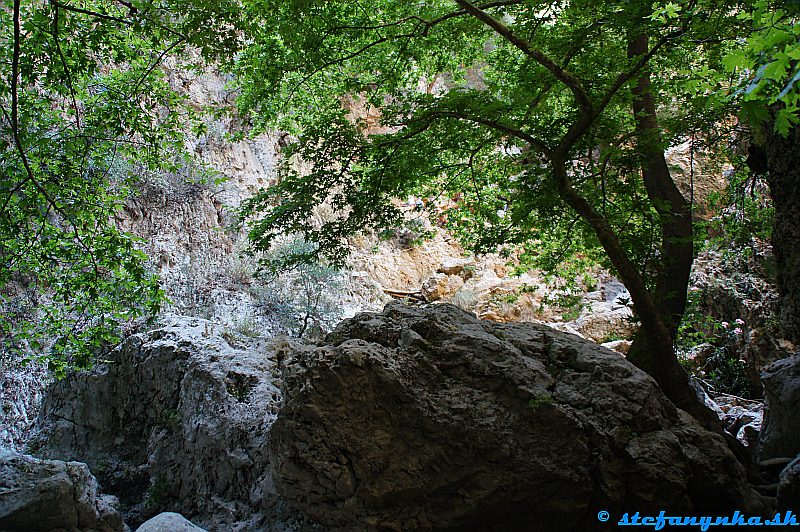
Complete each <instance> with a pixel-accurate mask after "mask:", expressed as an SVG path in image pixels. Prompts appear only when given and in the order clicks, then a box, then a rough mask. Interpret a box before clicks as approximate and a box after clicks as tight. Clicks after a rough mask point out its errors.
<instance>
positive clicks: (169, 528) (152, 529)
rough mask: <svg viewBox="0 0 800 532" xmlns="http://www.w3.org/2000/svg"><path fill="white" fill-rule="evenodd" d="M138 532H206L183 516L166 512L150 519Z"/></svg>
mask: <svg viewBox="0 0 800 532" xmlns="http://www.w3.org/2000/svg"><path fill="white" fill-rule="evenodd" d="M136 532H205V530H204V529H202V528H200V527H199V526H196V525H194V524H193V523H192V522H191V521H189V520H188V519H186V518H185V517H183V516H182V515H181V514H176V513H174V512H164V513H161V514H158V515H157V516H155V517H153V518H151V519H148V520H147V521H145V522H144V523H142V526H140V527H139V528H137V529H136Z"/></svg>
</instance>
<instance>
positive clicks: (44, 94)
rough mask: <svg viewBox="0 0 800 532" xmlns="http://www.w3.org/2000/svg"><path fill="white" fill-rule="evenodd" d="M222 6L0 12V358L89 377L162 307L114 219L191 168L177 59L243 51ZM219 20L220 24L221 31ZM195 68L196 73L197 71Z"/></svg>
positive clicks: (13, 5) (22, 6) (64, 6)
mask: <svg viewBox="0 0 800 532" xmlns="http://www.w3.org/2000/svg"><path fill="white" fill-rule="evenodd" d="M230 5H231V4H229V3H226V2H222V3H218V2H207V3H203V2H185V1H181V0H177V1H174V2H152V1H148V2H127V1H102V0H100V1H83V2H68V1H63V2H62V1H58V0H52V1H50V2H21V1H20V0H13V1H11V0H8V1H4V2H3V7H2V9H0V28H2V30H1V31H0V41H2V43H3V44H2V54H3V58H2V62H3V82H2V84H0V112H1V114H0V174H2V176H3V177H2V182H0V262H1V263H2V267H0V290H2V291H0V342H2V344H1V345H0V348H1V349H2V355H3V359H4V360H5V361H8V360H9V359H11V358H15V357H18V356H19V355H21V356H28V355H31V354H41V355H42V356H43V358H44V359H45V360H46V361H47V362H48V363H49V364H50V365H51V367H52V369H53V370H55V371H56V373H63V371H64V370H65V369H66V368H68V367H85V366H86V365H88V364H90V363H91V361H92V360H93V359H94V357H96V356H98V355H100V354H102V352H103V351H104V349H107V348H108V347H109V346H112V345H114V343H116V341H117V338H118V332H119V326H120V325H121V324H123V323H126V322H128V321H129V320H130V319H132V318H134V317H137V316H140V315H143V314H148V315H153V314H154V313H155V312H156V311H157V310H158V308H159V306H160V304H161V302H162V301H163V294H162V292H161V290H160V289H159V287H158V282H157V278H156V277H155V276H154V275H153V274H152V273H151V272H149V271H148V270H147V268H146V259H147V258H146V257H145V255H144V254H143V253H142V252H141V251H139V250H138V249H137V244H136V240H135V238H134V237H133V236H132V235H130V234H128V233H125V232H124V231H122V230H120V229H119V228H118V227H117V226H116V224H115V222H114V214H115V213H116V211H117V210H119V209H120V208H121V205H122V202H123V201H124V198H125V196H126V194H127V190H128V188H129V187H130V186H131V185H132V184H134V183H135V180H136V176H137V173H138V171H139V170H140V169H142V168H150V169H154V168H161V169H169V168H170V167H171V166H174V165H178V164H181V160H180V158H179V157H178V154H179V153H180V152H181V146H182V133H183V132H184V131H186V124H187V122H190V121H191V119H192V117H191V116H190V115H189V114H188V109H186V108H184V107H183V106H182V99H181V97H179V95H177V94H176V93H175V92H174V91H172V90H171V89H170V87H169V86H168V84H167V82H166V79H165V76H164V73H163V71H162V70H161V68H160V66H161V63H162V62H163V60H164V58H165V57H166V56H167V55H168V54H170V53H173V54H176V53H178V52H179V51H185V50H186V49H187V47H188V46H193V47H195V48H200V49H201V50H202V51H203V52H205V53H206V55H207V56H208V57H211V56H212V55H213V52H214V51H217V52H218V51H219V50H221V49H222V48H223V47H225V46H230V44H231V43H232V42H233V41H235V39H236V38H237V35H236V33H235V26H234V25H233V24H232V23H233V22H235V21H236V19H226V18H225V16H230V15H233V14H235V12H231V11H225V10H226V9H227V8H229V7H230ZM210 20H214V21H215V22H216V24H213V25H209V24H208V22H209V21H210ZM184 63H185V62H184Z"/></svg>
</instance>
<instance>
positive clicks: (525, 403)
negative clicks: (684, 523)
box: [269, 304, 770, 530]
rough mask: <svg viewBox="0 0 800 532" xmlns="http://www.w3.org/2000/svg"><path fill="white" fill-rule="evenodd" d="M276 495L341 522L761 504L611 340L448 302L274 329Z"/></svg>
mask: <svg viewBox="0 0 800 532" xmlns="http://www.w3.org/2000/svg"><path fill="white" fill-rule="evenodd" d="M283 356H284V357H285V358H284V359H283V360H284V369H283V371H284V375H285V377H284V381H283V382H284V397H285V404H284V406H283V407H282V409H281V411H280V414H279V416H278V419H277V421H276V422H275V424H274V425H273V427H272V430H271V437H270V441H269V444H270V451H271V461H272V463H273V466H274V468H275V479H276V483H277V487H278V491H279V493H281V494H282V495H284V497H286V499H287V500H288V501H289V502H290V503H291V504H292V505H294V506H295V507H296V508H298V509H300V510H302V511H303V512H305V513H307V514H308V515H310V516H312V517H313V518H315V519H317V520H319V521H321V522H323V523H325V524H327V525H329V526H331V527H340V528H343V529H350V530H352V529H362V530H366V529H388V530H415V529H428V528H434V529H452V530H477V529H481V530H483V529H488V528H492V529H497V530H525V529H530V530H586V529H592V528H595V527H596V526H597V519H596V512H597V509H598V508H603V509H607V510H608V511H610V512H611V513H612V515H613V514H614V512H621V511H622V510H623V509H626V510H625V511H628V510H627V509H631V508H635V509H636V510H637V511H640V512H655V513H657V512H658V511H659V510H660V509H667V510H669V511H671V512H677V513H683V514H691V513H699V512H703V513H706V512H709V513H713V512H726V511H728V510H730V509H731V508H737V509H741V510H742V511H747V512H750V513H754V514H767V513H768V512H769V511H770V507H769V505H768V504H767V502H766V500H765V499H764V498H762V497H761V496H760V495H758V494H757V493H756V492H755V491H753V489H752V488H751V487H750V485H749V484H748V483H747V481H746V474H745V471H744V470H743V468H742V467H741V466H740V464H739V463H738V462H737V461H736V459H735V458H734V457H733V455H732V454H731V453H730V451H729V450H728V447H727V446H726V444H725V441H724V439H723V438H722V437H721V436H719V435H717V434H715V433H712V432H709V431H707V430H705V429H703V428H702V427H701V426H700V425H699V424H698V423H696V422H695V421H694V420H693V419H692V418H691V417H690V416H688V415H687V414H685V413H684V412H682V411H678V410H676V409H675V407H674V406H673V405H672V404H671V403H670V402H669V401H668V400H667V399H666V397H665V396H664V395H663V393H662V392H661V391H660V389H659V388H658V386H657V385H656V383H655V381H653V379H652V378H650V377H649V376H648V375H646V374H645V373H643V372H642V371H640V370H639V369H637V368H636V367H634V366H633V365H632V364H630V363H629V362H627V361H626V360H625V358H624V357H622V356H621V355H619V354H618V353H614V352H611V351H608V350H606V349H603V348H600V347H598V346H596V345H594V344H592V343H590V342H587V341H584V340H581V339H579V338H577V337H575V336H572V335H567V334H563V333H560V332H557V331H554V330H553V329H551V328H548V327H546V326H539V325H534V324H510V323H505V324H500V323H491V322H485V321H480V320H478V319H476V318H475V317H474V315H472V314H469V313H466V312H464V311H462V310H460V309H458V308H457V307H454V306H451V305H434V306H429V307H424V308H414V307H410V306H406V305H403V304H390V305H389V306H387V307H386V309H385V310H384V312H383V313H382V314H373V313H365V314H360V315H358V316H356V317H355V318H353V319H351V320H348V321H345V322H343V323H342V324H340V325H339V327H337V329H336V330H335V331H334V332H333V333H332V334H331V335H329V337H328V339H327V340H326V342H325V343H324V344H323V345H320V346H319V347H312V346H307V345H301V344H287V346H286V348H285V354H284V355H283Z"/></svg>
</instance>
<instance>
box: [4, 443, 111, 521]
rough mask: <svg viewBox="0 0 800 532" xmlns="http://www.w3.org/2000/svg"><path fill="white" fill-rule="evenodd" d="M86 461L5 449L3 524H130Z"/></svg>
mask: <svg viewBox="0 0 800 532" xmlns="http://www.w3.org/2000/svg"><path fill="white" fill-rule="evenodd" d="M117 504H118V501H117V500H116V498H114V497H111V496H108V495H102V494H101V493H100V489H99V486H98V484H97V480H96V479H95V478H94V477H93V476H92V474H91V472H90V471H89V468H88V467H87V466H86V464H83V463H80V462H62V461H59V460H41V459H38V458H34V457H32V456H28V455H23V454H18V453H15V452H12V451H8V450H3V449H0V530H25V531H29V532H39V531H42V532H45V531H60V530H86V531H97V532H122V531H123V530H127V527H125V524H124V523H123V520H122V515H121V514H120V513H119V511H118V510H117V508H116V506H117Z"/></svg>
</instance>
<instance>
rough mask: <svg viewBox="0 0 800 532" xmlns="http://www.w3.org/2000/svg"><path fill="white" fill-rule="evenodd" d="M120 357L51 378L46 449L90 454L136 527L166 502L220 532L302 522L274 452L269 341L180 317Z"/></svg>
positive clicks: (43, 438) (43, 428)
mask: <svg viewBox="0 0 800 532" xmlns="http://www.w3.org/2000/svg"><path fill="white" fill-rule="evenodd" d="M111 359H112V361H111V363H108V364H104V365H102V366H98V367H97V368H96V369H95V370H93V371H91V372H87V373H82V374H79V375H75V376H72V377H71V378H69V379H66V380H64V381H61V382H58V383H56V384H54V385H53V386H52V387H51V389H50V391H49V393H48V396H47V398H46V400H45V402H44V404H43V406H42V415H41V418H40V423H39V424H40V442H39V444H40V447H41V453H43V454H44V455H46V456H48V457H58V458H66V459H72V460H81V461H84V462H86V463H88V464H89V466H90V467H91V468H92V470H93V471H95V473H96V474H97V475H98V478H99V479H100V481H101V482H102V483H103V486H105V487H106V489H107V490H108V491H109V492H110V493H113V494H115V495H117V496H118V497H119V498H120V500H121V501H122V502H123V503H124V504H125V506H126V518H128V520H129V523H132V524H134V525H135V524H139V523H141V522H143V521H144V520H146V519H148V518H149V517H152V516H153V515H156V514H158V513H160V512H163V511H175V512H179V513H181V514H182V515H185V516H186V517H188V518H190V519H191V520H192V521H194V522H195V523H198V524H200V525H202V526H205V527H208V528H217V529H222V530H229V529H234V528H236V527H237V526H238V527H242V528H244V529H250V530H252V529H260V530H273V529H274V530H279V529H280V528H279V527H278V526H277V525H276V526H275V528H270V527H269V526H267V525H266V524H264V523H266V522H270V523H272V522H279V521H281V520H287V519H289V520H291V519H294V517H293V515H294V514H293V513H292V512H289V511H287V510H286V507H285V504H284V503H283V502H282V501H281V500H280V498H279V497H278V496H277V494H276V493H275V489H274V487H273V485H272V478H271V475H272V470H271V467H270V465H269V459H268V457H267V441H268V429H269V426H270V424H271V423H272V421H273V420H274V419H275V416H276V414H277V410H278V404H279V402H280V400H281V396H280V390H279V389H278V383H277V370H276V361H275V359H274V357H273V356H272V351H270V349H268V348H267V346H266V345H265V344H263V343H259V342H257V341H252V343H251V344H249V345H248V344H246V343H245V339H242V338H236V337H234V336H232V335H231V334H230V333H228V332H227V331H226V330H224V329H221V328H218V327H216V326H214V325H213V324H211V323H210V322H207V321H205V320H200V319H188V318H173V319H171V321H170V323H169V324H168V325H165V326H163V327H162V328H160V329H156V330H153V331H150V332H146V333H141V334H137V335H134V336H132V337H130V338H128V339H127V340H126V341H125V342H124V343H123V345H122V346H121V348H120V349H118V350H117V351H116V352H115V353H113V354H112V356H111ZM270 526H271V525H270Z"/></svg>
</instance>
